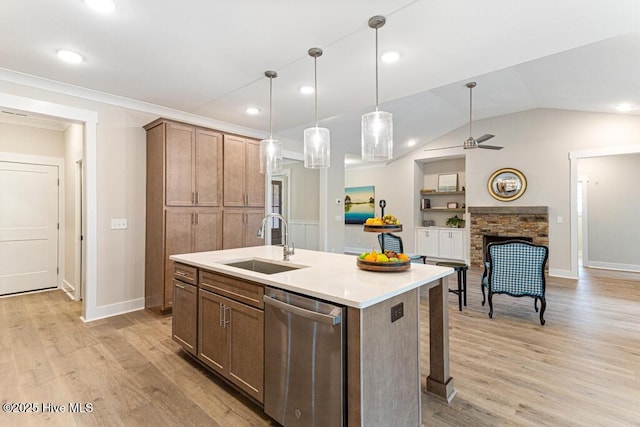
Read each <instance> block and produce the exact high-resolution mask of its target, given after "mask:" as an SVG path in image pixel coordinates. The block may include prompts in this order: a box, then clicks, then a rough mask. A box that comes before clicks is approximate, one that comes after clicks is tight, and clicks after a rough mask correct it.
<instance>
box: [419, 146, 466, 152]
mask: <svg viewBox="0 0 640 427" xmlns="http://www.w3.org/2000/svg"><path fill="white" fill-rule="evenodd" d="M449 148H462V147H461V146H459V145H452V146H450V147H440V148H425V150H424V151H435V150H447V149H449Z"/></svg>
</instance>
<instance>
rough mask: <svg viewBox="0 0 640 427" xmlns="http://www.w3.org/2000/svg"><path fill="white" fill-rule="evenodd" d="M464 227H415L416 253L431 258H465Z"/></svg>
mask: <svg viewBox="0 0 640 427" xmlns="http://www.w3.org/2000/svg"><path fill="white" fill-rule="evenodd" d="M465 242H466V233H465V230H464V229H452V228H445V227H442V228H441V227H427V228H416V253H418V254H420V255H426V256H427V257H432V258H443V259H451V260H462V261H464V260H465V245H466V243H465Z"/></svg>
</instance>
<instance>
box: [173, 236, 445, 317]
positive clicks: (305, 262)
mask: <svg viewBox="0 0 640 427" xmlns="http://www.w3.org/2000/svg"><path fill="white" fill-rule="evenodd" d="M170 258H171V259H172V260H174V261H177V262H181V263H184V264H189V265H192V266H195V267H199V268H204V269H207V270H210V271H214V272H219V273H224V274H228V275H231V276H235V277H239V278H242V279H247V280H252V281H255V282H258V283H262V284H264V285H268V286H274V287H277V288H280V289H284V290H289V291H294V292H298V293H300V294H303V295H309V296H312V297H316V298H321V299H324V300H327V301H333V302H335V303H338V304H341V305H346V306H350V307H356V308H365V307H369V306H371V305H374V304H376V303H378V302H380V301H384V300H386V299H389V298H391V297H393V296H396V295H400V294H403V293H405V292H407V291H409V290H412V289H415V288H418V287H420V286H422V285H426V284H431V285H430V286H435V285H437V284H438V282H437V280H438V279H440V278H442V277H446V276H448V275H449V274H452V273H453V269H452V268H449V267H438V266H435V265H428V264H427V265H425V264H416V263H412V264H411V268H409V269H408V270H406V271H402V272H388V273H387V272H373V271H365V270H361V269H359V268H358V267H357V266H356V257H355V256H354V255H344V254H336V253H329V252H318V251H310V250H306V249H296V253H295V255H292V256H291V260H290V261H288V262H287V261H282V246H254V247H249V248H238V249H225V250H220V251H211V252H196V253H191V254H180V255H171V256H170ZM249 258H262V259H266V260H270V261H276V262H278V263H281V264H285V265H287V264H291V265H296V266H305V268H300V269H297V270H290V271H285V272H282V273H276V274H263V273H258V272H254V271H250V270H244V269H241V268H236V267H231V266H228V265H225V264H222V263H223V262H224V263H227V262H230V261H241V260H246V259H249ZM432 282H433V283H432Z"/></svg>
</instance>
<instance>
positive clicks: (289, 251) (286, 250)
mask: <svg viewBox="0 0 640 427" xmlns="http://www.w3.org/2000/svg"><path fill="white" fill-rule="evenodd" d="M269 218H279V219H280V221H282V226H283V228H284V239H283V241H282V244H283V248H282V260H283V261H289V255H295V252H296V248H295V247H294V245H293V243H292V244H291V247H289V226H288V225H287V220H286V219H284V217H283V216H282V215H280V214H279V213H270V214H267V216H265V217H264V219H263V220H262V224H261V225H260V228H259V229H258V237H259V238H261V239H264V228H265V225H267V220H268V219H269Z"/></svg>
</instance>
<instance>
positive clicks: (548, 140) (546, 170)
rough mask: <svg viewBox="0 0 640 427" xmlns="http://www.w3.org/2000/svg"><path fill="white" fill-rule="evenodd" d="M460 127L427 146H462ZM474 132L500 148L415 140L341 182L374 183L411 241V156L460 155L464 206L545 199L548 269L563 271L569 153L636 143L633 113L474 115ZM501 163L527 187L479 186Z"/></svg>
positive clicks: (639, 130) (416, 186)
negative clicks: (492, 189) (508, 197)
mask: <svg viewBox="0 0 640 427" xmlns="http://www.w3.org/2000/svg"><path fill="white" fill-rule="evenodd" d="M467 132H468V129H467V128H466V127H461V128H459V129H457V130H455V131H453V132H450V133H449V134H447V135H444V136H443V137H441V138H438V139H437V140H435V141H433V142H430V143H429V148H435V147H447V146H451V145H455V144H457V143H459V144H460V145H462V141H464V140H465V139H466V138H467V136H468V135H467ZM474 132H475V133H476V134H478V135H482V134H484V133H491V134H494V135H496V137H495V138H493V139H492V140H491V144H492V145H500V146H503V147H504V149H502V150H500V151H494V150H479V149H478V150H473V151H466V152H465V151H463V150H462V149H461V148H453V149H446V150H438V151H428V152H425V151H424V148H423V147H419V148H417V149H416V150H415V151H414V152H412V153H411V154H410V155H408V156H405V157H402V158H400V159H397V160H395V161H394V162H392V163H391V164H389V165H388V166H387V167H386V168H385V169H384V170H382V171H381V170H379V169H371V170H369V171H368V172H367V171H366V170H363V171H362V172H354V175H351V172H349V173H348V176H349V177H350V178H349V180H348V182H349V183H350V184H353V183H354V182H363V183H366V184H367V185H371V184H374V185H376V199H379V198H380V197H382V198H386V199H387V203H388V204H389V205H390V206H393V211H394V214H395V215H397V216H398V217H399V218H400V219H401V220H402V221H403V222H404V224H405V227H404V228H405V231H404V232H403V234H402V238H403V240H404V242H405V246H406V247H408V248H413V247H414V236H413V233H412V232H407V229H412V228H413V227H414V225H415V224H417V218H418V216H417V215H416V212H417V211H418V197H419V196H418V192H419V190H420V188H421V186H422V183H423V181H422V177H420V179H416V176H415V174H417V173H419V168H418V167H417V166H416V160H421V159H425V158H435V157H437V156H442V157H448V156H455V155H460V154H461V153H463V154H466V180H465V181H466V191H467V194H466V197H467V201H466V204H467V207H469V206H548V207H549V218H550V221H549V222H550V224H549V246H550V248H549V249H550V250H549V268H550V269H551V270H552V271H554V272H555V273H557V274H560V275H562V274H565V273H566V274H567V275H569V272H570V270H571V244H572V242H571V237H570V225H571V217H570V216H571V215H570V214H571V212H570V207H571V200H570V162H569V157H568V156H569V152H571V151H578V150H588V149H598V148H605V147H612V146H624V145H636V144H638V143H639V142H640V117H638V116H633V115H621V114H599V113H586V112H576V111H563V110H551V109H535V110H530V111H525V112H521V113H515V114H509V115H505V116H500V117H495V118H492V119H486V120H480V121H477V122H474ZM504 167H512V168H516V169H519V170H520V171H521V172H523V173H524V175H525V176H526V178H527V182H528V187H527V191H526V192H525V193H524V195H523V196H522V197H521V198H519V199H517V200H515V201H513V202H500V201H498V200H495V199H493V198H492V197H491V196H490V195H489V193H488V191H487V180H488V179H489V177H490V175H491V174H492V173H493V172H494V171H496V170H498V169H500V168H504ZM382 177H385V178H382ZM352 179H353V180H352ZM378 182H380V184H378ZM411 183H413V185H411ZM558 217H562V223H558V222H557V220H558ZM633 231H634V232H636V230H633ZM637 233H638V234H639V235H638V236H636V237H635V240H638V239H640V231H638V232H637ZM345 234H346V233H345Z"/></svg>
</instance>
